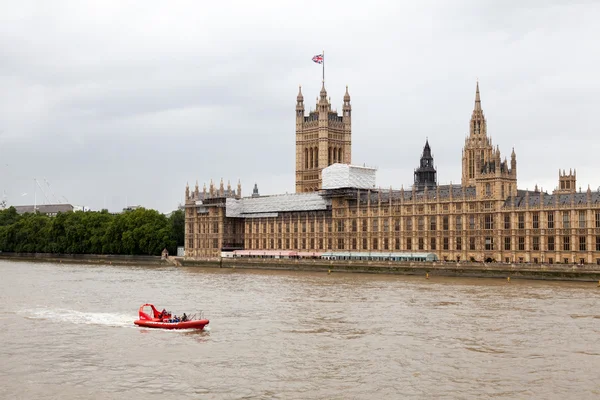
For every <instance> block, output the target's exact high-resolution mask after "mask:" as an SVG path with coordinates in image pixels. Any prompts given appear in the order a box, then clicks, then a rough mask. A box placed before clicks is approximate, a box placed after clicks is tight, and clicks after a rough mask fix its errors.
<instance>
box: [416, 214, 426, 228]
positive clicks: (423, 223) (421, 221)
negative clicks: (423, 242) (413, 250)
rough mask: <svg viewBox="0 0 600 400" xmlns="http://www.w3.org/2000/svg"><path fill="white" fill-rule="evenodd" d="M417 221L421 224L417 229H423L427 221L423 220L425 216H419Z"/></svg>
mask: <svg viewBox="0 0 600 400" xmlns="http://www.w3.org/2000/svg"><path fill="white" fill-rule="evenodd" d="M417 222H418V224H419V225H418V228H417V229H418V230H420V231H422V230H423V227H424V226H425V221H424V220H423V217H419V219H418V221H417Z"/></svg>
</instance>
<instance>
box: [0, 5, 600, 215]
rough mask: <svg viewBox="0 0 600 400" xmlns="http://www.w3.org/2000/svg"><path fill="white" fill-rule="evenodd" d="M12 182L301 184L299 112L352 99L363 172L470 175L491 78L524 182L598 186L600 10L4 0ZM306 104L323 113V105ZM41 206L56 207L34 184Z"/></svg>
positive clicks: (495, 105)
mask: <svg viewBox="0 0 600 400" xmlns="http://www.w3.org/2000/svg"><path fill="white" fill-rule="evenodd" d="M0 10H1V11H0V166H1V168H2V170H1V173H0V189H2V190H3V191H4V193H5V195H6V199H7V201H8V203H9V204H13V205H18V204H32V203H33V201H34V187H35V182H34V178H36V179H37V180H38V182H39V184H40V186H42V188H43V189H44V190H45V192H46V194H47V195H48V197H49V198H50V200H51V201H53V200H54V197H53V196H56V198H60V199H61V200H63V201H64V199H68V201H69V202H70V203H71V204H75V205H85V206H88V207H91V208H92V209H101V208H103V207H107V208H109V209H110V210H115V211H116V210H120V209H121V208H123V207H124V206H125V205H126V202H127V203H129V204H130V205H133V204H140V205H143V206H145V207H148V208H156V209H158V210H160V211H162V212H169V211H171V210H173V209H175V208H176V207H177V205H178V203H180V202H182V200H183V194H184V190H185V185H186V182H188V181H189V183H190V186H192V187H193V185H194V184H195V182H196V180H198V181H199V183H200V187H201V188H202V184H203V183H204V182H207V183H208V182H209V180H210V179H211V178H212V179H213V180H215V181H216V182H218V181H219V180H220V179H221V178H224V180H225V184H227V180H231V183H232V186H235V184H236V183H237V180H238V179H241V181H242V187H243V192H244V194H246V195H247V194H249V193H250V192H251V190H252V186H253V185H254V183H255V182H256V183H258V186H259V189H260V192H261V194H278V193H284V192H293V191H294V188H295V186H294V168H295V155H294V151H295V119H294V109H295V100H296V95H297V93H298V85H302V88H303V89H302V90H303V93H304V98H305V103H306V105H307V108H310V107H312V108H314V104H315V100H316V97H317V96H318V94H319V89H320V82H321V68H320V66H319V65H317V64H314V63H313V62H312V61H311V58H312V56H313V55H315V54H318V53H320V52H321V51H322V50H323V49H324V50H325V60H326V70H325V74H326V76H325V78H326V88H327V91H328V93H329V95H330V96H331V99H332V103H333V106H334V108H337V109H338V110H340V111H341V106H342V96H343V94H344V91H345V86H346V85H348V86H349V92H350V95H351V96H352V108H353V121H352V123H353V125H352V136H353V137H352V141H353V142H352V147H353V151H352V161H353V163H356V164H360V165H362V164H363V163H364V164H367V165H370V166H376V167H378V168H379V171H378V176H377V180H378V185H380V186H382V187H386V188H389V186H393V187H394V188H400V187H401V186H402V185H404V186H405V187H408V186H410V185H411V184H412V181H413V169H414V168H415V167H417V166H418V163H419V157H420V155H421V152H422V148H423V145H424V143H425V139H426V138H427V137H428V138H429V142H430V144H431V148H432V151H433V155H434V157H435V164H436V165H437V169H438V179H439V182H440V183H450V182H451V181H452V182H454V183H459V182H460V177H461V149H462V147H463V145H464V138H465V136H466V135H467V134H468V127H469V119H470V116H471V112H472V110H473V101H474V96H475V83H476V80H477V79H479V82H480V88H481V98H482V106H483V109H484V112H485V115H486V117H487V122H488V134H489V135H490V136H491V137H492V139H493V142H494V144H498V145H499V146H500V150H501V152H502V155H503V158H504V156H507V157H508V158H509V159H510V151H511V148H512V147H513V146H514V147H515V151H516V154H517V163H518V168H517V169H518V182H519V187H520V188H522V189H526V188H529V189H533V187H534V185H535V184H536V183H537V184H539V185H540V186H542V187H543V188H544V189H545V190H548V191H551V190H552V189H553V188H554V187H555V186H556V184H557V181H558V170H559V168H561V169H562V168H564V169H567V170H568V169H569V168H576V169H577V177H578V186H581V187H582V188H583V190H585V189H587V186H588V184H590V185H591V187H592V189H593V190H597V189H598V187H599V186H600V160H599V158H598V156H597V154H598V150H597V149H598V148H599V147H600V138H599V137H598V127H599V126H600V112H599V110H600V97H599V95H600V79H599V76H598V71H600V62H599V61H600V52H599V51H598V44H597V38H599V37H600V23H598V21H599V20H600V2H598V1H575V0H564V1H558V0H539V1H533V0H530V1H527V0H520V1H512V0H504V1H493V2H492V1H481V0H455V1H441V0H440V1H435V2H434V1H423V0H420V1H414V0H410V1H398V0H396V1H368V2H366V1H349V0H345V1H324V0H320V1H310V0H305V1H296V2H293V3H292V2H284V1H272V2H267V1H245V0H242V1H218V2H216V1H215V2H207V1H176V0H174V1H148V0H146V1H123V0H119V1H112V0H103V1H79V0H74V1H60V0H53V1H41V0H40V1H37V2H36V1H25V0H20V1H18V2H17V1H8V0H0ZM307 111H308V110H307ZM35 192H36V193H37V202H38V203H41V202H44V201H45V199H44V195H43V194H42V191H41V190H40V189H39V188H38V189H37V190H36V191H35Z"/></svg>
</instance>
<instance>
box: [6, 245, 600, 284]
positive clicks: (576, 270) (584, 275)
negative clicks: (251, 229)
mask: <svg viewBox="0 0 600 400" xmlns="http://www.w3.org/2000/svg"><path fill="white" fill-rule="evenodd" d="M2 259H4V260H11V261H30V262H31V261H33V262H35V261H37V262H56V263H77V264H107V265H110V264H113V265H139V266H173V265H174V266H181V267H207V268H231V269H235V268H239V269H257V270H260V269H266V270H287V271H312V272H331V273H335V272H348V273H367V274H396V275H421V276H427V275H429V276H430V277H435V276H446V277H472V278H502V279H506V278H511V279H540V280H562V281H588V282H592V281H598V282H599V283H600V265H596V264H584V265H568V264H516V263H515V264H503V263H472V262H460V263H457V262H439V261H438V262H390V261H342V260H319V259H259V258H213V259H200V260H196V259H186V258H183V257H172V256H171V257H169V258H168V259H166V260H165V259H162V258H161V257H159V256H130V255H114V254H52V253H2V252H0V260H2Z"/></svg>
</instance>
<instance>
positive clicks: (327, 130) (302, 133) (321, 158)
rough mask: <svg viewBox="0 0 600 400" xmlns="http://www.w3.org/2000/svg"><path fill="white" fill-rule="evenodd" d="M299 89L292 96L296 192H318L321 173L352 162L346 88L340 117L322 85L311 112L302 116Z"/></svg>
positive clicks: (301, 97)
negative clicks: (294, 114) (294, 119)
mask: <svg viewBox="0 0 600 400" xmlns="http://www.w3.org/2000/svg"><path fill="white" fill-rule="evenodd" d="M304 111H305V110H304V96H303V95H302V88H300V90H299V91H298V97H296V193H302V192H314V191H317V190H320V189H321V171H322V170H323V168H325V167H327V166H329V165H331V164H335V163H342V164H350V163H351V160H352V154H351V152H352V140H351V139H352V135H351V134H352V124H351V121H352V107H351V106H350V94H349V93H348V87H347V86H346V93H345V94H344V104H343V107H342V115H338V113H337V111H334V110H332V109H331V103H330V101H329V99H328V98H327V91H326V90H325V83H324V82H323V86H322V87H321V92H320V94H319V98H318V100H317V106H316V109H315V110H314V111H310V112H309V114H308V116H305V115H304Z"/></svg>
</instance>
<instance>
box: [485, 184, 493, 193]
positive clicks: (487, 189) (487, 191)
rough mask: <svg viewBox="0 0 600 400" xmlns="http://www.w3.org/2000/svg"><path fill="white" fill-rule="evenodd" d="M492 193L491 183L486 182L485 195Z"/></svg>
mask: <svg viewBox="0 0 600 400" xmlns="http://www.w3.org/2000/svg"><path fill="white" fill-rule="evenodd" d="M491 194H492V186H491V185H490V184H489V183H486V184H485V195H486V196H490V195H491Z"/></svg>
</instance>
